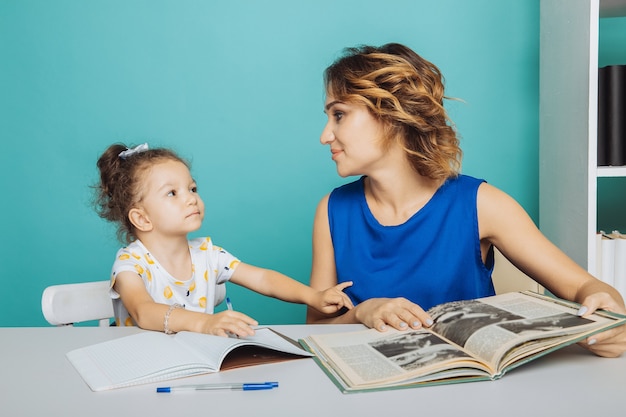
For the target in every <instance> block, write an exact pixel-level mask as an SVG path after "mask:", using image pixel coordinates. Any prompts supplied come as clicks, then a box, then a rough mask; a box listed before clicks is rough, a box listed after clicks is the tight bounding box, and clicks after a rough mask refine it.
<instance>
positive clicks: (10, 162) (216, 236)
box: [0, 0, 539, 326]
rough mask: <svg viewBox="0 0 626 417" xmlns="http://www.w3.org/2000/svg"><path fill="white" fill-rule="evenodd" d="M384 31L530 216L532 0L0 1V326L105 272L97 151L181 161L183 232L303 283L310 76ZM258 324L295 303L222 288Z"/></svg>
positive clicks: (318, 169) (313, 147) (535, 13)
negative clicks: (115, 148)
mask: <svg viewBox="0 0 626 417" xmlns="http://www.w3.org/2000/svg"><path fill="white" fill-rule="evenodd" d="M392 41H396V42H401V43H405V44H407V45H409V46H410V47H412V48H414V49H415V50H416V51H418V52H419V53H421V54H422V55H423V56H425V57H426V58H427V59H430V60H431V61H433V62H434V63H436V64H437V65H438V66H439V67H440V68H441V70H442V71H443V73H444V74H445V76H446V79H447V86H448V94H449V95H451V96H454V97H459V98H461V99H463V100H464V102H463V103H458V102H456V103H453V104H451V105H450V106H449V110H450V113H451V116H452V118H453V120H455V121H456V124H457V126H458V129H459V131H460V132H461V135H462V145H463V148H464V151H465V159H464V168H463V170H464V172H465V173H467V174H470V175H475V176H480V177H483V178H485V179H487V180H488V181H489V182H491V183H492V184H494V185H496V186H498V187H500V188H502V189H504V190H505V191H507V192H508V193H510V194H511V195H513V196H514V197H515V198H516V199H517V200H518V201H519V202H520V203H521V204H522V205H523V206H524V207H525V208H526V209H527V210H528V211H529V213H530V214H531V216H532V217H533V218H534V220H535V221H537V220H538V218H537V216H538V162H537V160H538V59H539V51H538V45H539V0H525V1H520V0H498V1H494V0H472V1H467V0H438V1H432V0H419V1H418V0H404V1H402V0H388V1H385V2H381V1H380V0H354V1H337V0H310V1H294V0H265V1H256V0H247V1H243V0H241V1H237V0H233V1H220V2H218V1H208V0H207V1H199V0H198V1H189V0H186V1H164V0H145V1H137V0H131V1H128V0H124V1H121V0H118V1H115V0H107V1H98V0H91V1H81V0H74V1H70V0H55V1H43V0H42V1H34V0H3V1H1V2H0V137H1V141H2V147H1V150H0V181H1V187H0V189H1V190H2V197H1V200H0V201H1V203H0V204H1V207H2V210H1V211H0V216H1V217H0V245H1V246H0V280H1V281H2V288H3V297H2V302H0V326H40V325H46V322H45V320H44V318H43V316H42V314H41V310H40V297H41V292H42V291H43V289H44V288H45V287H46V286H47V285H51V284H55V283H68V282H79V281H90V280H103V279H108V275H109V271H110V267H111V263H112V260H113V256H114V254H115V251H116V250H117V248H118V246H119V243H117V242H116V240H115V234H114V228H113V227H112V226H111V225H109V224H107V223H105V222H104V221H102V220H101V219H100V218H99V217H98V216H97V215H96V214H95V212H94V211H93V209H92V207H91V191H90V188H89V186H90V185H91V184H93V183H94V182H95V180H96V177H97V172H96V166H95V163H96V159H97V158H98V156H99V155H100V153H101V152H102V151H103V150H104V149H105V148H106V147H107V146H108V145H109V144H111V143H112V142H116V141H123V142H127V143H132V144H137V143H141V142H144V141H149V142H150V143H151V144H152V145H154V146H167V147H172V148H174V149H175V150H177V151H179V152H180V153H181V154H182V155H183V156H185V157H188V158H190V159H192V163H193V174H194V176H195V177H196V178H197V180H198V181H199V185H200V192H201V194H202V196H203V198H204V200H205V202H206V203H207V210H206V212H207V217H206V220H205V223H204V226H203V227H202V229H201V230H200V232H199V233H198V234H203V235H204V234H207V235H210V236H212V238H213V240H214V241H215V242H216V243H217V244H219V245H221V246H224V247H225V248H226V249H228V250H229V251H231V252H232V253H234V254H235V255H237V256H239V257H240V258H241V259H242V260H244V261H245V262H248V263H251V264H256V265H260V266H265V267H269V268H274V269H278V270H280V271H282V272H284V273H287V274H289V275H292V276H293V277H295V278H297V279H299V280H301V281H303V282H308V275H309V270H310V263H311V227H312V221H313V214H314V210H315V207H316V204H317V202H318V201H319V199H320V198H321V197H322V196H323V195H324V194H326V193H328V192H329V191H330V190H331V189H332V188H333V187H335V186H337V185H340V184H342V183H344V182H345V181H347V180H348V179H341V178H339V177H338V176H337V174H336V171H335V166H334V163H333V162H332V161H331V159H330V155H329V151H328V149H327V147H323V146H321V145H320V144H319V142H318V138H319V134H320V132H321V129H322V127H323V125H324V122H325V116H324V115H323V113H322V104H323V89H322V80H321V75H322V71H323V69H324V68H325V67H326V66H327V65H328V64H330V62H331V61H332V60H333V59H334V58H335V57H336V56H337V55H338V53H339V52H340V51H341V49H342V48H343V47H346V46H353V45H356V44H363V43H367V44H376V45H378V44H383V43H386V42H392ZM229 292H230V295H231V298H232V300H233V303H234V304H235V308H236V309H238V310H241V311H243V312H245V313H247V314H250V315H251V316H253V317H255V318H256V319H258V320H259V321H260V322H261V323H265V324H272V323H276V324H277V323H301V322H303V320H304V313H305V310H304V307H302V306H297V305H290V304H287V303H283V302H279V301H275V300H270V299H268V298H266V297H263V296H261V295H258V294H252V293H250V292H248V291H245V290H243V289H241V288H238V287H236V286H234V285H232V286H230V287H229Z"/></svg>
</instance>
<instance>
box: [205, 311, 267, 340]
mask: <svg viewBox="0 0 626 417" xmlns="http://www.w3.org/2000/svg"><path fill="white" fill-rule="evenodd" d="M258 324H259V323H258V322H257V321H256V320H254V319H253V318H250V317H248V316H246V315H245V314H243V313H239V312H237V311H232V310H226V311H222V312H221V313H216V314H203V317H202V319H201V320H198V325H199V326H198V329H197V330H196V331H197V332H199V333H207V334H212V335H214V336H224V337H228V336H231V335H232V336H237V337H246V336H254V329H253V328H252V327H251V326H257V325H258Z"/></svg>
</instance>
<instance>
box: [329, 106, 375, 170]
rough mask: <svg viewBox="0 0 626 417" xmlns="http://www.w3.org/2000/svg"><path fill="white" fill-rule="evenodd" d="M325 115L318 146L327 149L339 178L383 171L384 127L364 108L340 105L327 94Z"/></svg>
mask: <svg viewBox="0 0 626 417" xmlns="http://www.w3.org/2000/svg"><path fill="white" fill-rule="evenodd" d="M324 113H326V115H327V117H328V122H327V123H326V126H325V127H324V130H323V131H322V135H321V137H320V142H321V143H322V145H329V146H330V152H331V154H332V159H333V161H335V163H336V164H337V172H338V173H339V175H340V176H342V177H347V176H352V175H372V173H373V171H374V170H376V169H377V168H379V167H382V161H383V160H384V156H385V154H386V152H385V149H384V147H383V143H384V140H383V126H382V123H381V122H380V121H378V120H377V119H376V118H375V117H374V116H372V115H371V113H370V112H369V110H368V109H367V108H366V107H365V106H364V105H361V104H355V103H347V102H342V101H339V100H337V99H335V98H334V97H333V96H332V95H330V94H328V95H327V97H326V103H325V105H324Z"/></svg>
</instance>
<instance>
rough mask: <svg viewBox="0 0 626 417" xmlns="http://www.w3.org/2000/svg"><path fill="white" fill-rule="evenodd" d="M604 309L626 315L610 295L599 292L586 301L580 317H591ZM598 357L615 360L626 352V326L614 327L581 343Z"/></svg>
mask: <svg viewBox="0 0 626 417" xmlns="http://www.w3.org/2000/svg"><path fill="white" fill-rule="evenodd" d="M598 309H603V310H607V311H612V312H614V313H619V314H626V310H625V309H624V307H622V306H621V305H620V304H619V303H618V302H617V301H615V299H613V297H611V296H610V295H609V294H608V293H605V292H599V293H595V294H592V295H590V296H588V297H586V298H585V299H584V301H583V302H582V307H581V309H580V311H579V313H578V314H579V315H580V316H582V317H586V316H589V315H590V314H592V313H593V312H594V311H596V310H598ZM579 345H580V346H582V347H584V348H586V349H589V350H590V351H591V352H593V353H595V354H596V355H598V356H604V357H607V358H615V357H618V356H620V355H621V354H622V353H624V352H626V325H623V326H619V327H614V328H612V329H609V330H607V331H605V332H602V333H598V334H594V335H593V336H589V337H588V338H587V339H585V340H584V341H582V342H580V343H579Z"/></svg>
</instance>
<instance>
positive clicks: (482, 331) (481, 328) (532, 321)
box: [429, 293, 612, 367]
mask: <svg viewBox="0 0 626 417" xmlns="http://www.w3.org/2000/svg"><path fill="white" fill-rule="evenodd" d="M577 311H578V307H577V306H568V305H566V304H561V303H557V302H555V301H550V300H549V299H543V298H536V297H534V296H531V295H526V294H524V293H507V294H502V295H498V296H493V297H487V298H482V299H478V300H469V301H458V302H451V303H445V304H441V305H439V306H435V307H433V308H432V309H431V310H430V311H429V313H430V314H431V316H432V317H433V320H434V321H435V324H434V325H433V326H432V327H431V329H432V330H433V331H434V332H436V333H437V334H440V335H442V336H443V337H444V338H446V339H449V340H451V341H452V342H454V343H456V344H458V345H460V346H463V347H464V348H466V349H467V350H468V351H470V352H472V353H474V354H475V355H477V356H478V357H480V358H482V359H484V360H485V361H486V362H488V363H490V364H491V366H492V367H496V363H497V362H498V361H499V360H500V359H501V357H502V356H503V355H504V354H505V353H506V352H509V351H511V349H512V348H513V347H514V346H515V345H522V344H523V343H524V342H526V341H529V340H538V339H542V338H545V339H548V338H550V339H551V341H552V343H558V340H555V339H554V338H555V337H556V336H564V335H572V334H577V333H581V332H584V331H591V330H593V329H594V328H598V327H601V326H602V325H604V324H606V323H610V322H611V321H612V320H611V319H608V318H603V317H600V316H596V315H594V316H592V317H589V318H582V317H579V316H578V315H577ZM537 346H540V345H537ZM527 351H528V352H530V351H532V349H528V350H527Z"/></svg>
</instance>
